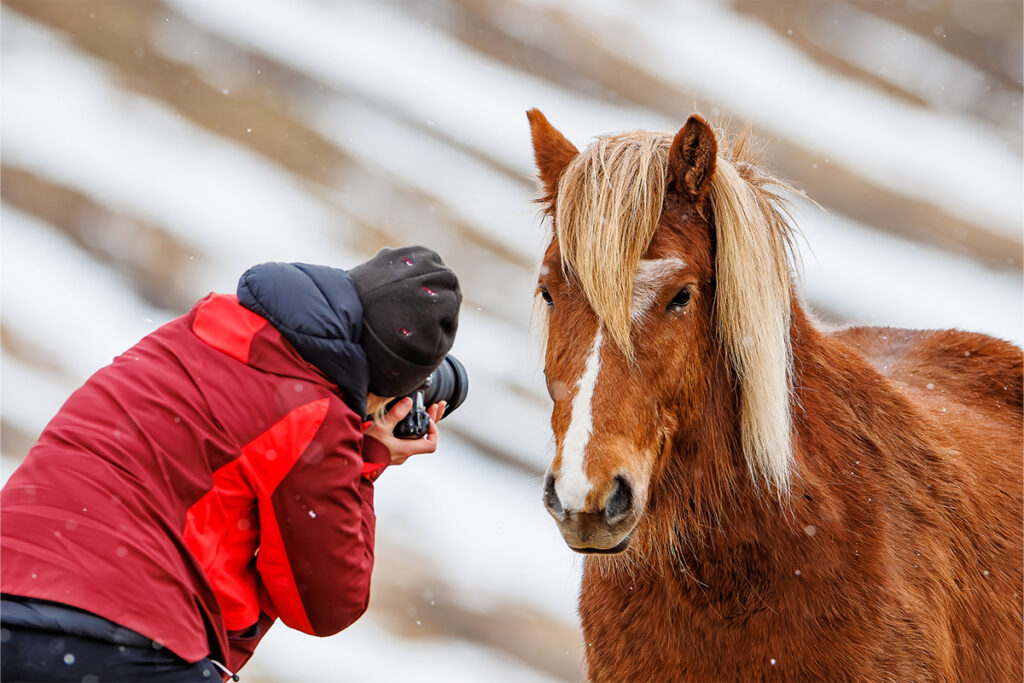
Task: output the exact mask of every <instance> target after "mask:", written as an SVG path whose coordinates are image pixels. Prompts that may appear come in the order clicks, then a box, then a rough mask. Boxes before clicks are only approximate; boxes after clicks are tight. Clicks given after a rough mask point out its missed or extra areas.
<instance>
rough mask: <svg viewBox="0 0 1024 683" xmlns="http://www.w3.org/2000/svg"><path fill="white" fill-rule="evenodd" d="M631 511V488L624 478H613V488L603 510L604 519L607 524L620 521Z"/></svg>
mask: <svg viewBox="0 0 1024 683" xmlns="http://www.w3.org/2000/svg"><path fill="white" fill-rule="evenodd" d="M632 509H633V487H632V486H630V485H629V482H628V481H626V479H625V477H615V488H614V489H613V490H612V495H611V496H610V497H609V498H608V504H607V505H606V506H605V509H604V518H605V521H606V522H608V524H615V523H616V522H618V521H620V520H622V518H623V517H625V516H626V514H628V513H629V511H630V510H632Z"/></svg>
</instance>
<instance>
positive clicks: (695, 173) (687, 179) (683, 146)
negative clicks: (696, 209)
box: [668, 114, 718, 206]
mask: <svg viewBox="0 0 1024 683" xmlns="http://www.w3.org/2000/svg"><path fill="white" fill-rule="evenodd" d="M717 155H718V141H717V140H716V139H715V133H714V131H713V130H711V126H709V125H708V124H707V121H705V120H704V119H702V118H701V117H699V116H697V115H696V114H694V115H693V116H691V117H690V118H689V119H688V120H687V121H686V125H684V126H683V127H682V128H681V129H679V132H678V133H676V137H675V139H674V140H673V141H672V148H671V149H670V150H669V153H668V186H669V187H670V188H672V189H674V190H676V191H677V192H680V193H682V194H683V195H684V196H685V197H687V198H689V199H690V201H691V202H692V203H693V204H696V205H697V206H701V205H702V204H703V202H704V199H705V198H706V197H707V195H708V190H710V189H711V179H712V178H713V177H714V175H715V158H716V156H717Z"/></svg>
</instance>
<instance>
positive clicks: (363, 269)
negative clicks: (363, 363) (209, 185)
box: [348, 247, 462, 396]
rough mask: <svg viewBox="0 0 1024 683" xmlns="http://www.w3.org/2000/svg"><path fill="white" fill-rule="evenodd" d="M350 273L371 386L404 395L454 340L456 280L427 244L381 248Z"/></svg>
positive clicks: (459, 300)
mask: <svg viewBox="0 0 1024 683" xmlns="http://www.w3.org/2000/svg"><path fill="white" fill-rule="evenodd" d="M348 275H349V277H350V278H351V279H352V283H353V284H354V285H355V287H356V292H357V293H358V294H359V300H360V301H361V302H362V304H363V334H362V337H361V338H360V340H359V343H360V344H361V345H362V347H363V351H365V353H366V360H367V361H368V362H369V365H370V391H372V392H373V393H374V394H377V395H378V396H402V395H405V394H407V393H409V392H410V391H412V390H413V389H415V388H416V387H418V386H419V385H420V384H422V383H423V381H424V380H425V379H426V378H427V376H428V375H430V373H431V372H433V371H434V369H435V368H437V366H438V365H440V364H441V361H443V360H444V357H445V355H446V354H447V353H448V350H449V349H450V348H451V347H452V342H453V341H455V331H456V329H458V326H459V306H460V305H461V304H462V292H461V291H460V290H459V281H458V279H457V278H456V277H455V273H453V272H452V271H451V269H450V268H448V267H447V266H445V265H444V263H443V262H442V261H441V257H440V256H438V255H437V254H436V253H434V252H433V251H431V250H430V249H427V248H426V247H402V248H400V249H381V250H380V252H378V253H377V255H376V256H374V257H373V258H371V259H370V260H369V261H367V262H366V263H363V264H361V265H358V266H356V267H355V268H352V269H350V270H349V271H348Z"/></svg>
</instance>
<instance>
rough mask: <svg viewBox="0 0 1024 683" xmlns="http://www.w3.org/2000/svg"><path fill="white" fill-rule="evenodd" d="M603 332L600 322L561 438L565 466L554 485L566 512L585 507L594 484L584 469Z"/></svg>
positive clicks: (599, 367) (591, 425)
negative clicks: (570, 414) (568, 420)
mask: <svg viewBox="0 0 1024 683" xmlns="http://www.w3.org/2000/svg"><path fill="white" fill-rule="evenodd" d="M603 342H604V335H603V333H602V331H601V325H600V324H598V326H597V334H596V335H595V336H594V345H593V346H592V347H591V348H590V355H589V356H588V357H587V364H586V367H585V368H584V369H583V375H582V376H581V377H580V381H579V384H577V385H576V396H575V398H573V400H572V418H571V420H570V422H569V428H568V429H567V430H565V439H564V440H563V441H562V468H561V471H560V472H559V475H558V483H556V484H555V492H556V493H557V494H558V499H559V501H561V503H562V507H563V508H564V509H565V510H566V511H567V512H572V511H575V510H581V509H583V506H584V504H585V503H586V500H587V494H588V493H589V492H590V489H591V488H592V487H591V484H590V480H589V479H587V475H586V473H585V472H584V471H583V454H584V452H585V451H586V450H587V442H589V441H590V432H591V429H592V427H593V420H592V418H591V403H592V401H593V398H594V387H595V386H597V375H598V373H599V372H600V370H601V346H602V344H603Z"/></svg>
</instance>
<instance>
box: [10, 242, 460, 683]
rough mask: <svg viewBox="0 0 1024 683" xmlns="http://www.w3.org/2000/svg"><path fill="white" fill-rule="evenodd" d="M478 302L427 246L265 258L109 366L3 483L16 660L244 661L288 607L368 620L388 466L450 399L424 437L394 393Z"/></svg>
mask: <svg viewBox="0 0 1024 683" xmlns="http://www.w3.org/2000/svg"><path fill="white" fill-rule="evenodd" d="M461 301H462V295H461V292H460V289H459V284H458V279H457V278H456V276H455V274H454V273H453V272H452V271H451V270H450V269H449V268H448V267H446V266H445V265H444V263H443V262H442V260H441V258H440V257H439V256H438V255H437V254H436V253H434V252H432V251H430V250H429V249H426V248H424V247H403V248H400V249H384V250H382V251H381V252H380V253H378V254H377V255H376V256H374V257H373V258H371V259H370V260H368V261H367V262H365V263H363V264H361V265H358V266H356V267H354V268H352V269H350V270H348V271H345V270H341V269H336V268H331V267H326V266H318V265H309V264H302V263H265V264H261V265H258V266H255V267H253V268H251V269H249V270H248V271H246V272H245V274H244V275H242V277H241V279H240V280H239V284H238V290H237V295H224V294H210V295H208V296H206V297H205V298H203V299H202V300H200V301H199V302H198V303H197V304H196V305H195V307H194V308H193V309H192V310H191V311H190V312H189V313H188V314H186V315H184V316H182V317H180V318H177V319H176V320H172V321H171V322H169V323H167V324H166V325H164V326H162V327H160V328H159V329H157V330H156V331H155V332H153V333H152V334H150V335H148V336H146V337H144V338H143V339H142V340H141V341H140V342H139V343H138V344H136V345H135V346H133V347H132V348H131V349H129V350H128V351H126V352H125V353H123V354H122V355H120V356H118V357H117V358H115V359H114V361H113V363H111V365H109V366H107V367H105V368H103V369H101V370H99V371H98V372H96V374H94V375H93V376H92V377H91V378H90V379H89V380H88V381H87V382H86V383H85V384H84V385H83V386H82V387H80V388H79V389H78V390H76V391H75V392H74V393H73V394H72V395H71V397H70V398H69V399H68V400H67V402H66V403H65V404H64V406H63V407H62V408H61V409H60V411H59V412H58V413H57V415H56V417H54V418H53V420H52V421H51V422H50V423H49V424H48V425H47V426H46V428H45V430H44V431H43V433H42V435H41V436H40V437H39V440H38V442H37V443H36V444H35V446H34V447H33V448H32V450H31V451H30V452H29V454H28V456H27V457H26V459H25V461H24V463H23V464H22V465H21V466H20V467H19V468H18V469H17V470H16V471H15V472H14V473H13V474H12V476H11V477H10V480H9V481H8V483H7V484H6V486H4V488H3V491H2V493H0V515H2V519H0V532H2V533H0V592H2V594H3V595H2V604H0V622H2V623H0V628H2V632H0V641H2V652H0V662H2V664H0V666H2V672H0V677H2V678H3V680H4V681H18V680H46V681H58V680H59V681H64V680H67V681H72V680H73V681H108V680H114V681H131V680H136V681H137V680H146V681H165V680H166V681H192V680H217V678H218V677H222V676H223V677H233V678H235V680H237V676H236V674H235V673H234V672H236V671H237V670H238V669H240V668H241V667H242V666H243V665H244V664H245V662H246V661H247V660H248V659H249V657H250V656H251V655H252V652H253V650H254V648H255V647H256V645H257V643H258V642H259V640H260V638H262V637H263V636H264V634H265V633H266V632H267V629H268V628H269V627H270V625H271V624H273V623H274V622H275V621H276V620H278V619H279V620H281V621H282V622H284V623H285V624H286V625H288V626H290V627H292V628H295V629H299V630H300V631H304V632H306V633H310V634H313V635H317V636H327V635H332V634H335V633H337V632H339V631H341V630H342V629H344V628H346V627H347V626H348V625H350V624H351V623H352V622H354V621H355V620H356V619H358V618H359V617H360V616H361V615H362V614H363V612H364V611H365V609H366V607H367V602H368V599H369V586H370V574H371V571H372V568H373V549H374V534H375V517H374V508H373V482H374V480H375V479H376V478H377V477H379V476H380V474H381V472H382V471H383V470H384V468H385V467H387V466H388V465H389V464H399V463H401V462H404V461H405V459H407V458H408V457H410V456H412V455H416V454H421V453H430V452H433V451H434V450H435V448H436V447H437V439H438V432H437V426H436V424H434V423H435V422H436V420H437V419H439V417H440V415H441V414H442V411H443V410H444V407H445V406H444V404H443V403H438V404H435V405H433V406H431V407H430V409H429V411H428V412H429V414H430V416H431V422H430V427H429V431H428V433H427V435H426V436H425V437H423V438H421V439H417V440H402V439H398V438H396V437H395V436H394V435H393V434H392V432H391V430H392V428H393V427H394V425H395V424H396V423H397V421H398V420H400V419H401V418H402V417H404V416H405V414H406V413H408V411H409V409H410V405H411V401H410V400H409V399H408V398H403V399H402V400H401V401H399V402H398V403H397V405H395V406H394V407H393V408H391V409H390V411H387V412H385V411H384V409H383V407H384V406H385V405H386V404H387V403H388V402H389V401H390V400H391V399H392V398H393V397H399V396H403V395H405V394H407V393H409V392H410V391H412V390H413V389H415V388H416V387H418V386H419V385H420V384H421V383H422V382H423V381H424V380H425V379H426V378H427V376H428V375H429V374H430V373H431V372H432V371H433V370H434V369H435V368H436V367H437V366H438V365H439V364H440V363H441V362H442V361H443V359H444V357H445V355H446V354H447V352H448V350H449V349H450V347H451V345H452V342H453V340H454V337H455V333H456V330H457V327H458V313H459V307H460V305H461ZM368 415H369V416H376V417H375V418H374V419H373V420H372V421H370V423H369V424H368V425H367V424H364V418H365V416H368ZM364 429H365V431H364Z"/></svg>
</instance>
